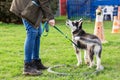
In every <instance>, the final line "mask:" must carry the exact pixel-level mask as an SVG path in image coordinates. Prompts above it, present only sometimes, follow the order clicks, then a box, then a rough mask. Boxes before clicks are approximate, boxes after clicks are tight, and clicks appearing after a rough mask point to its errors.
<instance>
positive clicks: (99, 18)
mask: <svg viewBox="0 0 120 80" xmlns="http://www.w3.org/2000/svg"><path fill="white" fill-rule="evenodd" d="M94 35H96V36H97V37H98V38H99V39H100V40H101V42H102V43H106V42H107V41H106V40H105V36H104V28H103V14H102V10H101V7H100V6H99V7H98V8H97V9H96V21H95V29H94Z"/></svg>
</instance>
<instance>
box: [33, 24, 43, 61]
mask: <svg viewBox="0 0 120 80" xmlns="http://www.w3.org/2000/svg"><path fill="white" fill-rule="evenodd" d="M37 30H38V31H37V32H38V33H37V36H36V39H35V44H34V51H33V59H34V60H38V59H40V57H39V53H40V52H39V51H40V37H41V34H42V28H41V26H40V27H39V28H38V29H37Z"/></svg>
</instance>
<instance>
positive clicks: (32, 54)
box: [10, 0, 55, 75]
mask: <svg viewBox="0 0 120 80" xmlns="http://www.w3.org/2000/svg"><path fill="white" fill-rule="evenodd" d="M49 1H50V0H13V1H12V4H11V7H10V11H11V12H12V13H14V14H16V15H17V16H19V17H21V18H22V22H23V24H24V26H25V29H26V39H25V43H24V70H23V74H25V75H40V74H41V73H42V72H41V69H42V70H43V69H47V68H48V67H46V66H44V65H43V64H42V62H41V58H40V56H39V55H40V54H39V52H40V37H41V34H42V29H41V26H40V24H41V21H42V19H43V16H45V17H46V19H47V22H48V23H49V24H50V25H51V26H54V25H55V20H54V15H53V13H52V10H51V7H50V3H49Z"/></svg>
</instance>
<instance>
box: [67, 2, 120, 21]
mask: <svg viewBox="0 0 120 80" xmlns="http://www.w3.org/2000/svg"><path fill="white" fill-rule="evenodd" d="M99 5H102V6H105V5H113V6H114V5H120V0H67V15H68V19H77V18H80V17H82V18H85V19H95V10H96V8H97V7H98V6H99Z"/></svg>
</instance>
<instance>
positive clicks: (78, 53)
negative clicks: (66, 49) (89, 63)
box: [75, 48, 82, 66]
mask: <svg viewBox="0 0 120 80" xmlns="http://www.w3.org/2000/svg"><path fill="white" fill-rule="evenodd" d="M75 51H76V57H77V60H78V63H77V66H79V65H80V64H82V58H81V53H80V50H79V49H78V48H76V49H75Z"/></svg>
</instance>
